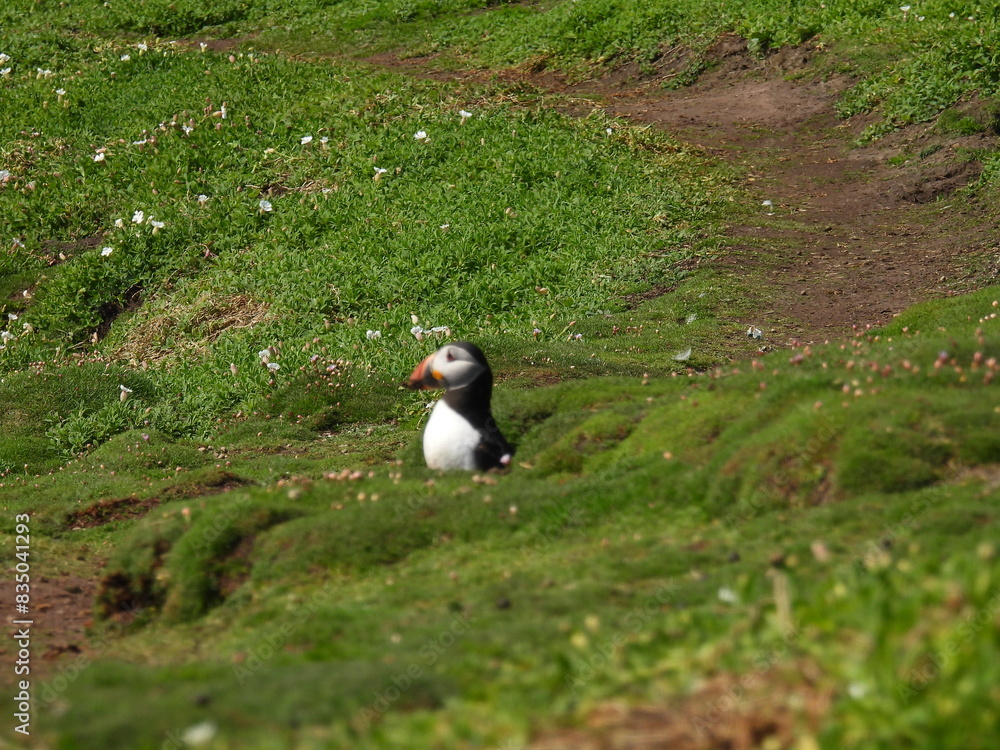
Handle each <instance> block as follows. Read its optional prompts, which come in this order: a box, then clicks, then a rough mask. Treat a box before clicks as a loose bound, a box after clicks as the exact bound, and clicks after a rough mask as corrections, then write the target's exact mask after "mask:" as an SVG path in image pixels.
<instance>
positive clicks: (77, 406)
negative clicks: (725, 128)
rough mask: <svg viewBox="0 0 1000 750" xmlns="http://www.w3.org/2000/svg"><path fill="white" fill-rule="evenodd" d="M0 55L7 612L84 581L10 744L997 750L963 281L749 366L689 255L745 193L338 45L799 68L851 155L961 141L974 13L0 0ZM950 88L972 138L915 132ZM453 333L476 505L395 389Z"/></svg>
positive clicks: (991, 603) (739, 297) (683, 161)
mask: <svg viewBox="0 0 1000 750" xmlns="http://www.w3.org/2000/svg"><path fill="white" fill-rule="evenodd" d="M826 6H829V7H826ZM952 14H954V17H952ZM0 27H2V28H4V32H5V37H4V39H3V40H2V42H0V45H3V46H2V48H0V53H2V55H3V57H0V242H2V244H3V247H4V249H5V252H4V253H3V254H0V295H2V296H0V316H2V317H0V321H2V325H0V329H2V330H0V333H2V334H3V336H2V341H0V344H2V348H0V400H2V402H3V403H4V407H5V409H4V412H3V428H4V429H3V430H2V433H0V506H2V507H3V511H4V513H5V514H8V515H7V518H9V519H13V518H14V517H15V516H16V515H17V514H30V519H31V520H30V527H31V553H30V555H31V557H30V559H31V565H32V576H33V578H32V585H33V586H39V585H41V584H49V583H50V582H51V581H56V582H59V581H63V580H66V581H70V580H74V581H75V580H76V579H78V578H80V579H83V578H85V579H87V580H88V581H89V580H95V579H96V589H95V591H94V592H93V596H92V597H89V598H88V600H87V603H86V605H81V607H82V606H91V604H92V606H93V622H92V623H90V624H89V626H88V627H89V630H88V634H87V639H86V643H82V642H81V644H80V646H79V647H82V650H81V651H78V652H77V651H73V649H72V648H69V646H68V645H66V644H63V643H61V642H55V641H53V642H52V643H44V644H43V645H44V647H46V648H49V647H51V651H50V652H49V653H50V654H51V653H52V651H55V652H56V654H53V656H58V658H53V659H52V660H49V659H44V660H43V659H42V658H41V655H40V652H39V651H35V652H34V656H35V661H34V662H33V666H34V667H35V668H37V672H36V675H35V676H34V677H33V690H34V691H35V692H34V695H35V700H36V703H35V711H36V721H35V725H34V729H35V735H34V739H35V741H36V743H37V745H38V746H39V747H41V746H53V747H64V748H108V747H129V748H160V747H165V746H166V747H181V746H202V747H209V748H219V749H222V748H292V747H295V748H300V747H316V748H327V747H359V748H390V747H508V748H513V747H522V746H525V745H527V744H528V743H529V742H530V741H531V740H532V739H533V738H537V737H538V736H539V735H541V736H548V737H553V736H557V735H558V734H559V733H560V732H573V731H576V729H577V728H578V727H581V726H589V727H590V730H591V731H601V727H600V724H601V721H603V720H604V719H602V718H601V717H602V716H605V717H606V716H607V713H608V711H609V710H610V709H609V707H612V706H617V707H618V708H616V709H615V711H616V712H618V714H621V713H622V712H624V714H625V715H626V716H627V711H628V709H625V708H622V707H623V706H631V707H639V708H640V709H642V710H644V711H646V714H645V715H646V716H647V717H648V716H650V715H656V716H659V717H660V718H659V719H658V721H659V723H661V724H663V725H665V726H671V727H673V726H674V724H671V722H675V723H676V728H677V731H681V729H682V728H683V727H689V728H692V729H691V730H690V731H691V732H693V733H694V734H692V735H691V736H695V735H697V737H698V738H699V739H698V741H699V742H702V743H703V746H704V745H705V743H708V742H710V741H711V742H713V743H714V744H715V745H716V746H724V745H726V744H728V745H735V744H738V743H737V739H735V737H736V735H734V734H732V733H733V732H740V731H743V729H746V727H743V729H741V727H742V723H745V724H746V725H747V727H753V728H754V729H753V731H755V732H757V734H755V735H754V736H755V737H757V739H759V741H760V742H762V743H765V746H766V743H771V744H772V745H776V746H789V747H792V746H794V747H800V748H810V747H817V746H821V747H909V748H927V749H928V750H930V748H939V747H945V746H963V747H970V748H977V747H979V748H992V747H994V746H996V744H997V740H998V737H997V727H998V726H1000V721H998V719H1000V717H998V715H997V714H998V709H997V706H998V705H1000V701H998V695H997V688H996V685H997V684H998V678H1000V674H998V670H1000V667H998V666H997V665H998V664H1000V661H998V660H997V658H996V654H997V650H998V646H1000V630H998V627H997V622H998V620H997V618H998V612H1000V563H998V556H997V552H998V551H997V547H996V533H995V529H994V518H995V515H996V496H997V486H998V475H997V466H998V465H1000V437H998V433H997V430H996V428H995V425H996V420H997V413H998V410H1000V401H998V400H997V398H996V396H995V389H996V387H997V383H996V382H995V380H994V379H995V378H996V376H997V374H998V373H997V370H998V365H997V360H998V358H1000V348H998V343H997V342H998V341H1000V339H998V337H997V335H996V326H997V325H1000V319H998V318H997V315H998V308H997V301H996V300H997V297H998V296H1000V289H998V288H996V287H994V288H989V289H985V290H982V291H980V292H976V293H973V294H970V295H967V296H964V297H960V298H954V299H948V300H941V301H935V302H930V303H926V304H923V305H920V306H917V307H915V308H913V309H911V310H910V311H908V312H907V313H905V314H904V315H902V316H900V317H898V318H896V319H895V320H894V321H893V322H892V323H891V324H890V325H888V326H887V327H885V328H883V329H881V330H877V331H869V332H865V333H863V334H859V335H858V336H855V337H854V338H852V339H850V340H848V341H844V342H835V343H831V344H825V345H822V346H814V347H811V348H810V347H806V348H795V349H791V350H783V351H777V352H773V353H769V354H767V355H763V354H760V353H757V346H758V342H756V341H754V340H752V339H748V338H747V337H746V336H745V335H744V329H745V326H743V325H740V324H739V323H738V322H737V321H740V320H744V319H746V318H747V317H749V316H750V315H751V313H752V312H753V311H754V300H755V294H756V292H755V290H754V289H753V283H752V281H753V278H754V277H753V276H752V274H751V273H750V272H748V274H747V276H746V277H745V278H742V279H739V278H734V277H731V276H726V275H723V274H720V273H719V272H713V271H708V270H703V269H699V270H695V271H692V270H691V269H692V268H697V266H698V263H697V261H698V260H699V259H701V258H705V257H710V256H712V254H713V253H715V252H716V251H717V250H718V248H719V242H720V241H719V239H718V237H719V235H720V234H721V231H720V227H721V226H722V225H723V224H724V223H725V222H726V221H731V220H734V219H735V218H738V217H739V216H740V215H741V212H743V211H745V210H747V208H746V207H747V206H749V205H750V202H749V201H748V199H747V198H746V196H745V195H744V194H743V193H742V192H741V190H740V188H739V187H738V185H739V183H738V180H737V179H736V178H738V177H739V175H734V174H732V172H731V171H730V170H728V169H727V168H725V167H724V166H722V165H720V164H718V163H716V162H714V161H713V160H712V159H711V158H710V157H709V156H708V155H707V154H705V153H704V152H703V151H702V150H701V149H699V148H696V147H693V146H690V145H687V144H684V143H681V142H678V141H676V140H673V139H671V138H669V137H666V136H664V135H662V134H658V133H655V132H652V131H649V130H645V129H642V128H639V127H635V126H633V125H630V124H629V123H627V122H623V121H617V120H614V119H611V118H608V117H606V116H605V115H603V114H602V113H600V112H599V111H594V112H591V113H590V114H589V115H588V114H585V115H584V116H569V115H567V114H564V112H563V110H567V111H568V110H570V109H571V108H574V107H576V108H578V104H576V103H572V102H568V101H567V100H565V99H562V98H560V97H557V96H552V95H547V94H544V93H542V92H541V91H539V90H536V89H534V88H533V87H530V86H527V85H521V84H505V83H500V82H490V83H475V84H471V83H464V84H461V85H459V84H454V83H448V84H442V83H440V82H435V81H414V80H409V79H406V78H404V77H402V76H399V75H394V74H389V73H384V72H382V73H380V72H377V71H375V70H373V69H372V68H371V67H369V66H367V65H366V64H364V63H363V62H359V61H358V60H355V59H352V58H356V57H363V56H365V55H370V54H374V53H377V52H385V51H387V50H391V51H394V52H396V53H398V54H401V55H420V54H435V55H438V58H437V59H438V61H439V62H440V63H441V64H443V65H444V64H447V65H454V66H469V65H475V66H489V67H499V66H508V65H523V66H527V67H530V68H532V69H541V68H545V67H548V68H558V69H562V70H566V71H568V72H569V73H570V74H571V75H573V76H585V75H590V74H593V73H594V72H596V71H601V70H606V69H608V67H609V66H613V65H617V64H621V63H626V62H638V63H639V64H640V65H641V66H642V67H643V69H644V70H645V71H647V72H649V73H654V72H655V71H657V69H658V68H657V66H658V64H660V63H661V62H662V61H664V60H666V59H668V58H669V56H670V55H672V54H675V53H677V54H681V55H682V57H683V59H684V65H686V66H687V68H686V70H687V73H684V72H683V71H681V72H680V73H678V75H677V79H684V78H685V75H690V74H693V73H692V72H693V71H699V70H702V69H703V68H704V67H705V66H707V65H710V64H711V62H712V61H711V56H710V55H709V54H708V50H709V49H710V47H711V46H712V44H713V43H714V42H715V41H716V40H717V39H718V37H719V35H720V34H723V33H727V32H735V33H737V34H739V35H741V36H742V37H743V38H744V39H746V40H747V45H748V49H749V50H750V51H751V52H752V53H754V54H757V55H766V54H769V53H771V52H773V51H775V50H776V49H778V48H780V47H782V46H784V45H794V44H800V43H807V44H809V45H811V47H812V48H813V49H815V50H817V51H820V50H822V49H826V50H828V55H829V56H828V57H826V58H824V61H823V62H822V63H821V69H822V70H825V71H827V72H835V71H839V72H851V73H855V74H857V75H858V83H857V84H856V85H855V86H854V87H853V88H852V89H850V90H849V91H848V93H847V94H846V95H845V97H844V98H843V100H842V102H841V104H840V107H841V113H842V114H845V115H848V114H853V113H860V112H867V111H875V112H878V113H879V115H880V117H881V118H882V120H881V121H880V122H878V123H876V124H875V125H873V126H872V128H871V130H870V132H869V134H870V135H877V134H879V133H882V132H886V130H888V129H889V128H891V127H896V126H898V125H900V124H905V123H909V122H915V121H920V120H927V119H930V118H933V117H935V116H938V115H939V113H942V111H943V114H941V116H940V117H939V118H938V122H937V125H938V127H939V128H940V129H941V130H943V131H945V132H956V133H971V132H983V131H986V130H989V129H991V128H993V127H994V125H995V123H993V121H992V119H990V118H992V115H991V114H990V113H991V112H992V109H991V108H990V107H991V106H992V105H990V100H991V98H992V97H994V96H995V94H996V81H997V80H998V74H997V64H996V61H995V60H994V59H993V57H991V54H992V53H990V50H992V49H993V48H994V47H995V46H996V45H995V41H996V39H995V37H996V13H995V12H994V9H993V6H992V5H988V4H972V5H970V6H968V7H964V6H963V7H961V8H959V7H957V6H954V5H953V4H949V3H946V2H936V1H933V2H928V3H923V4H921V5H919V6H918V5H914V6H912V7H909V9H908V10H903V9H902V8H900V7H899V6H898V5H896V4H890V3H886V2H862V3H850V4H847V3H827V4H813V5H807V4H801V3H790V4H786V5H785V6H782V8H781V9H778V10H776V9H774V7H773V4H771V5H768V4H762V3H758V2H749V1H747V2H731V3H720V2H697V3H696V2H689V1H687V0H685V1H684V2H680V3H665V2H637V3H623V2H618V1H617V0H579V2H543V3H537V4H525V3H505V2H500V3H497V2H481V1H479V0H454V1H452V2H448V1H446V0H441V1H440V2H430V1H428V2H412V1H411V0H384V1H376V2H364V3H363V2H360V1H357V0H342V1H341V2H325V3H291V2H277V0H247V1H246V2H240V3H236V2H207V0H206V1H205V2H200V1H197V0H190V1H188V0H174V2H169V3H168V2H166V1H165V0H162V1H161V0H146V1H145V2H140V3H131V4H126V3H120V2H117V1H116V0H111V2H109V3H103V2H101V3H98V2H93V1H92V0H89V1H83V2H73V3H61V4H60V3H52V2H27V0H15V2H13V3H10V4H7V5H5V6H4V7H3V8H2V9H0ZM224 36H233V37H239V38H240V39H239V40H238V41H236V42H232V41H230V42H225V43H219V42H217V41H216V40H218V39H220V38H222V37H224ZM278 47H280V48H281V49H283V50H285V52H282V53H279V52H278V51H277V48H278ZM261 50H267V51H261ZM679 50H680V51H679ZM289 51H291V53H292V54H296V53H301V54H302V55H303V57H306V58H307V59H296V58H295V57H293V56H290V55H289V54H288V52H289ZM306 53H315V54H309V55H308V56H307V55H306ZM331 57H332V58H335V59H329V58H331ZM683 67H684V66H682V68H683ZM665 83H666V85H673V84H674V83H676V80H675V79H669V80H666V81H665ZM973 91H975V92H976V94H977V95H978V96H979V97H980V98H981V99H982V100H983V102H984V106H983V111H984V112H986V115H984V116H980V115H979V114H976V115H975V116H973V115H968V114H965V112H966V109H961V110H959V109H949V108H951V107H953V106H954V105H956V104H958V103H963V104H967V103H968V102H969V101H970V100H971V99H972V92H973ZM571 105H572V106H571ZM993 119H995V118H993ZM983 161H984V163H985V172H984V181H986V182H989V181H995V180H994V177H995V174H996V171H997V160H996V158H995V157H993V156H990V155H983ZM651 292H657V293H656V294H652V293H651ZM646 297H649V298H648V299H645V298H646ZM451 338H470V339H475V340H476V341H477V342H479V343H480V344H481V345H482V346H483V348H484V349H485V350H486V351H487V352H488V353H489V356H490V359H491V362H492V363H493V366H494V369H495V371H496V374H497V378H498V387H497V393H496V398H495V404H494V407H495V412H496V415H497V418H498V421H499V422H500V424H501V425H502V426H503V428H504V431H505V433H507V434H508V436H509V437H510V438H511V440H512V442H514V443H515V444H516V446H517V456H516V460H515V464H516V465H515V466H514V467H513V468H512V470H511V471H510V472H508V473H506V474H503V475H495V474H486V475H464V474H453V475H441V474H438V473H435V472H431V471H428V470H426V469H425V468H423V462H422V458H421V452H420V448H419V426H420V424H421V422H422V418H423V414H424V413H425V407H426V406H427V404H426V403H425V397H424V396H423V395H421V394H413V393H410V392H408V391H404V390H403V389H402V388H401V387H400V383H401V382H402V381H403V379H404V378H405V376H406V375H407V373H408V372H409V371H410V368H412V367H413V366H414V364H416V362H418V361H419V360H420V359H421V358H422V357H423V356H424V355H425V354H426V353H428V352H429V351H431V350H432V349H434V348H435V347H436V346H438V345H439V343H441V341H443V340H446V339H451ZM751 357H752V359H751ZM4 534H5V535H6V536H7V537H12V536H13V534H12V532H11V531H10V524H7V526H5V531H4ZM17 554H18V553H17V552H16V551H15V545H14V544H5V545H4V547H3V548H2V550H0V560H2V561H3V562H4V563H5V564H6V567H7V568H8V569H10V568H11V567H13V566H14V564H15V563H16V562H17V561H18V560H20V559H21V558H19V557H18V556H17ZM35 576H37V578H36V577H35ZM43 579H44V580H43ZM53 585H57V584H53ZM41 590H43V591H47V589H41ZM35 596H36V597H39V598H38V599H37V600H33V605H34V606H38V605H42V604H46V603H47V602H44V601H42V598H43V597H44V594H35ZM67 648H68V650H66V649H67ZM60 649H62V650H63V653H62V654H61V655H58V652H59V650H60ZM8 679H10V677H9V673H8V674H6V675H5V676H4V677H3V678H0V684H3V685H5V686H6V685H7V682H6V681H7V680H8ZM643 707H646V708H643ZM619 709H620V710H619ZM657 712H659V713H657ZM644 720H645V719H644ZM637 721H638V720H637ZM10 722H11V718H10V717H9V715H8V717H7V718H6V719H5V724H4V731H5V732H7V730H8V728H9V724H10ZM685 722H686V723H685ZM741 722H742V723H741ZM640 723H641V722H640ZM682 724H683V727H682ZM747 731H750V730H749V729H748V730H747ZM739 736H740V737H745V736H749V735H739Z"/></svg>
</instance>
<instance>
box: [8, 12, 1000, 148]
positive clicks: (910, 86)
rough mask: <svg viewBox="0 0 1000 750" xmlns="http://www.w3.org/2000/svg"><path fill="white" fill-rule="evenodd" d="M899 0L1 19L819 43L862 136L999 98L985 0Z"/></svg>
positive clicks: (578, 44) (555, 50)
mask: <svg viewBox="0 0 1000 750" xmlns="http://www.w3.org/2000/svg"><path fill="white" fill-rule="evenodd" d="M902 7H904V6H901V5H900V4H899V3H898V2H888V1H887V0H866V1H865V2H855V3H800V2H790V3H784V4H782V5H781V6H780V7H775V5H774V4H773V3H765V2H760V0H738V1H737V2H720V1H718V0H683V1H682V2H666V1H665V0H643V1H642V2H625V1H624V0H572V1H571V0H561V1H559V0H547V1H546V2H540V3H512V2H496V1H495V0H487V1H486V2H484V1H483V0H436V1H430V0H428V1H422V2H415V1H414V0H377V1H376V2H371V1H368V0H365V1H362V0H342V1H341V2H325V3H300V2H278V1H277V0H251V1H249V2H240V3H236V2H225V3H218V2H213V3H208V2H198V1H190V2H169V1H168V0H145V2H142V3H139V4H122V5H119V4H116V3H110V4H98V3H94V2H89V3H88V2H84V3H72V4H65V5H64V6H60V7H59V8H55V7H50V4H46V5H44V6H38V5H37V4H28V3H15V4H14V5H13V6H11V7H10V8H8V9H6V10H5V11H4V13H5V14H6V16H7V18H6V19H5V20H6V21H7V23H5V24H4V25H5V26H6V25H10V24H14V23H17V24H23V25H26V26H28V27H31V28H35V29H39V30H40V31H41V30H44V31H41V33H43V34H45V33H51V32H49V30H50V29H59V28H67V27H68V28H77V29H81V30H83V31H85V32H86V33H90V34H97V35H102V36H113V37H118V36H120V35H122V34H123V33H125V34H137V35H142V36H145V37H148V36H158V37H163V38H177V37H192V36H193V37H197V38H209V37H215V38H220V37H233V38H235V39H236V40H238V41H240V42H241V43H242V44H248V43H252V44H253V45H255V46H258V47H261V48H270V49H275V48H281V49H283V50H286V51H291V52H294V53H302V54H316V53H326V54H335V55H338V56H339V55H342V54H344V53H345V52H346V53H349V54H353V55H366V54H372V53H380V52H386V51H392V52H395V53H398V54H402V55H403V56H418V55H428V54H433V55H436V56H438V60H437V61H438V63H439V64H448V65H453V66H462V67H467V66H470V65H473V66H478V67H488V68H497V67H506V66H528V67H531V68H535V69H538V68H544V67H548V68H555V69H562V70H567V69H568V70H569V71H571V73H572V74H574V75H577V76H587V75H590V74H592V73H593V72H594V71H595V70H596V71H598V72H599V71H601V70H606V69H608V67H610V66H613V65H617V64H621V63H623V62H633V61H634V62H637V63H639V65H640V66H641V67H642V69H643V70H645V71H647V72H653V71H655V70H656V65H657V62H658V61H659V60H660V59H661V58H663V57H664V56H667V57H670V55H671V54H672V53H674V52H676V51H677V50H683V51H684V53H685V55H686V68H687V70H681V71H678V72H677V75H676V76H674V77H673V78H672V79H671V80H672V81H675V82H682V81H689V80H691V77H692V75H695V74H697V72H699V71H701V70H703V69H704V68H705V67H706V66H707V65H711V63H712V61H711V59H709V58H707V57H706V54H705V53H706V52H707V50H708V48H709V47H710V46H711V44H712V42H713V41H714V40H716V39H717V38H718V37H719V35H721V34H723V33H735V34H738V35H740V36H742V37H743V38H744V39H746V40H747V47H748V50H749V52H750V53H751V54H754V55H757V56H764V55H767V54H769V53H771V52H773V51H775V50H777V49H780V48H782V47H786V46H789V45H798V44H806V45H810V46H812V47H814V48H816V49H817V50H824V51H826V52H827V60H826V62H825V63H824V64H822V65H821V67H822V68H825V69H826V70H827V71H828V72H830V71H838V72H849V73H851V74H852V75H854V76H856V78H857V81H858V82H857V83H856V84H855V85H854V86H853V87H852V88H851V89H850V90H849V91H848V92H847V93H846V95H845V96H844V98H843V100H842V102H841V103H840V105H839V108H840V111H841V113H842V114H844V115H845V116H846V115H851V114H856V113H860V112H869V111H875V112H878V113H879V114H880V115H881V118H880V120H879V121H878V122H876V123H874V124H873V125H872V126H871V127H870V128H869V130H868V132H867V135H868V136H878V135H881V134H884V133H885V132H888V131H889V130H892V129H894V128H897V127H900V126H902V125H906V124H909V123H913V122H922V121H926V120H929V119H932V118H933V117H934V116H935V115H937V113H938V112H940V111H941V110H942V109H946V108H948V107H950V106H952V105H954V104H955V103H957V102H959V101H962V100H963V99H966V98H968V97H969V96H970V95H972V94H973V93H978V95H979V96H981V97H984V98H990V99H992V98H994V97H995V96H996V95H997V81H998V80H1000V63H998V60H997V57H996V55H995V54H994V53H993V52H992V51H991V50H994V49H995V48H996V46H997V33H998V27H997V13H996V8H995V7H994V4H992V3H971V4H965V5H957V4H955V3H953V2H950V0H927V1H926V2H921V3H919V4H915V5H911V6H905V7H907V8H908V9H909V10H908V11H906V12H904V11H903V10H902ZM50 38H51V37H50ZM39 64H42V65H43V66H44V64H47V63H46V62H45V61H42V62H40V63H39Z"/></svg>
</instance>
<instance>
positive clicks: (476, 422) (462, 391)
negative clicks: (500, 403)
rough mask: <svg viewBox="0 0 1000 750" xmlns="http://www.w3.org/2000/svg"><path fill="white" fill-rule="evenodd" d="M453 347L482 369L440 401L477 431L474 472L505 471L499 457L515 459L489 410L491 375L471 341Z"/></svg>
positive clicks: (491, 394) (478, 349) (447, 393)
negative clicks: (466, 353) (464, 353)
mask: <svg viewBox="0 0 1000 750" xmlns="http://www.w3.org/2000/svg"><path fill="white" fill-rule="evenodd" d="M452 346H457V347H459V348H460V349H464V350H465V351H467V352H468V353H469V354H471V355H472V358H473V359H475V360H476V361H477V362H479V363H480V364H481V365H482V366H483V368H484V369H483V372H482V373H481V374H480V375H479V376H478V377H477V378H476V379H475V380H473V381H472V382H471V383H469V384H468V385H467V386H464V387H463V388H455V389H449V390H448V391H446V392H445V394H444V396H443V399H442V400H443V401H445V403H447V404H448V406H450V407H451V408H452V409H454V410H455V411H456V412H458V413H459V414H461V415H462V416H463V417H465V419H467V420H468V421H469V424H471V425H472V426H473V427H475V428H476V429H477V430H478V431H479V434H480V436H481V437H482V441H481V442H480V443H479V445H478V446H477V447H476V456H475V460H476V465H477V468H478V469H479V470H480V471H486V470H487V469H501V468H504V466H505V465H504V464H503V463H501V462H500V459H501V457H503V456H504V455H507V456H512V455H514V449H513V448H512V447H511V446H510V443H508V442H507V440H506V438H504V436H503V434H502V433H501V432H500V428H499V427H498V426H497V423H496V420H495V419H493V412H492V410H491V409H490V402H491V400H492V398H493V371H492V370H491V369H490V365H489V363H488V362H487V361H486V355H485V354H483V351H482V349H480V348H479V347H478V346H476V345H475V344H473V343H472V342H471V341H456V342H455V343H454V344H452Z"/></svg>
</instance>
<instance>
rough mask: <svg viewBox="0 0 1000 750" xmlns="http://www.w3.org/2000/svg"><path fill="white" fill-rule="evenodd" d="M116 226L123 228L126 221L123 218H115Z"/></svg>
mask: <svg viewBox="0 0 1000 750" xmlns="http://www.w3.org/2000/svg"><path fill="white" fill-rule="evenodd" d="M115 226H116V227H117V228H118V229H122V228H123V227H124V226H125V222H124V221H122V220H121V219H115Z"/></svg>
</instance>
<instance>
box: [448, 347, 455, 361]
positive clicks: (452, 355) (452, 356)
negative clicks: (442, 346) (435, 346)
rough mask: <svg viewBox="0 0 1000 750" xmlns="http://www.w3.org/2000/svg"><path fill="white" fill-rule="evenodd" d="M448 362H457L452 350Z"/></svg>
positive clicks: (449, 352)
mask: <svg viewBox="0 0 1000 750" xmlns="http://www.w3.org/2000/svg"><path fill="white" fill-rule="evenodd" d="M448 361H449V362H454V361H455V355H454V354H452V353H451V349H449V350H448Z"/></svg>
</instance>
